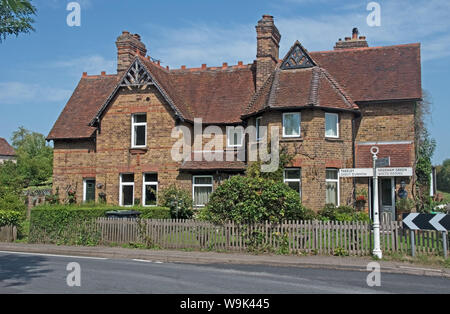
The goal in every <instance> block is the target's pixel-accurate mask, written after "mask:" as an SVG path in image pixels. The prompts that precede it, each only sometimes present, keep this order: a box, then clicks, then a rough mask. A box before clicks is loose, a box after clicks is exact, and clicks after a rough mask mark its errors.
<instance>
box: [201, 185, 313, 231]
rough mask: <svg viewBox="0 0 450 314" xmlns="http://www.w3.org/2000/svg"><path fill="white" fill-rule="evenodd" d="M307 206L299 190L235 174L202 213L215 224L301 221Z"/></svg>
mask: <svg viewBox="0 0 450 314" xmlns="http://www.w3.org/2000/svg"><path fill="white" fill-rule="evenodd" d="M304 215H305V209H304V207H303V206H302V204H301V201H300V197H299V195H298V193H297V192H295V191H294V190H292V189H291V188H290V187H288V186H287V185H286V184H284V183H282V182H275V181H273V180H270V179H263V178H251V177H243V176H234V177H231V178H230V179H228V180H226V181H224V182H223V183H222V184H221V185H220V186H219V187H218V188H217V189H216V190H215V191H214V192H213V193H212V194H211V197H210V200H209V203H208V205H207V207H206V208H205V210H204V211H203V212H202V214H201V217H202V218H203V219H207V220H210V221H212V222H215V223H223V222H225V221H228V220H231V221H234V222H236V223H258V222H264V221H269V222H272V223H277V222H280V221H282V220H287V219H292V220H301V219H303V218H304Z"/></svg>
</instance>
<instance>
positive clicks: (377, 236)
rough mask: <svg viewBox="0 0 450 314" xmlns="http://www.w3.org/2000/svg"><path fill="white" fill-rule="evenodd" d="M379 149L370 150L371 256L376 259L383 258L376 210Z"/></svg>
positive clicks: (377, 210) (378, 217)
mask: <svg viewBox="0 0 450 314" xmlns="http://www.w3.org/2000/svg"><path fill="white" fill-rule="evenodd" d="M379 151H380V149H379V148H378V147H376V146H374V147H372V148H371V149H370V152H371V153H372V158H373V236H374V248H373V255H375V256H376V257H378V258H380V259H381V258H382V257H383V253H382V252H381V247H380V215H379V209H378V175H377V159H378V156H377V155H378V152H379Z"/></svg>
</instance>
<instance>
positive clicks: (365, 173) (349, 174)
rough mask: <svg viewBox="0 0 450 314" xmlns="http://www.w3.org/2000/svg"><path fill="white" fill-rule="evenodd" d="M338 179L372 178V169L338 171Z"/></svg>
mask: <svg viewBox="0 0 450 314" xmlns="http://www.w3.org/2000/svg"><path fill="white" fill-rule="evenodd" d="M339 177H341V178H354V177H373V169H372V168H353V169H352V168H350V169H341V170H340V171H339Z"/></svg>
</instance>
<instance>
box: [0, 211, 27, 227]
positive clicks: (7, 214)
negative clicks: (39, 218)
mask: <svg viewBox="0 0 450 314" xmlns="http://www.w3.org/2000/svg"><path fill="white" fill-rule="evenodd" d="M24 218H25V217H24V214H23V213H22V212H18V211H11V210H0V227H3V226H16V227H19V226H20V224H21V223H22V221H23V220H24Z"/></svg>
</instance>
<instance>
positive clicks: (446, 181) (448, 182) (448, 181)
mask: <svg viewBox="0 0 450 314" xmlns="http://www.w3.org/2000/svg"><path fill="white" fill-rule="evenodd" d="M436 181H437V182H436V183H437V188H438V190H439V191H443V192H447V193H450V159H446V160H444V162H443V163H442V166H439V167H437V171H436Z"/></svg>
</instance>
